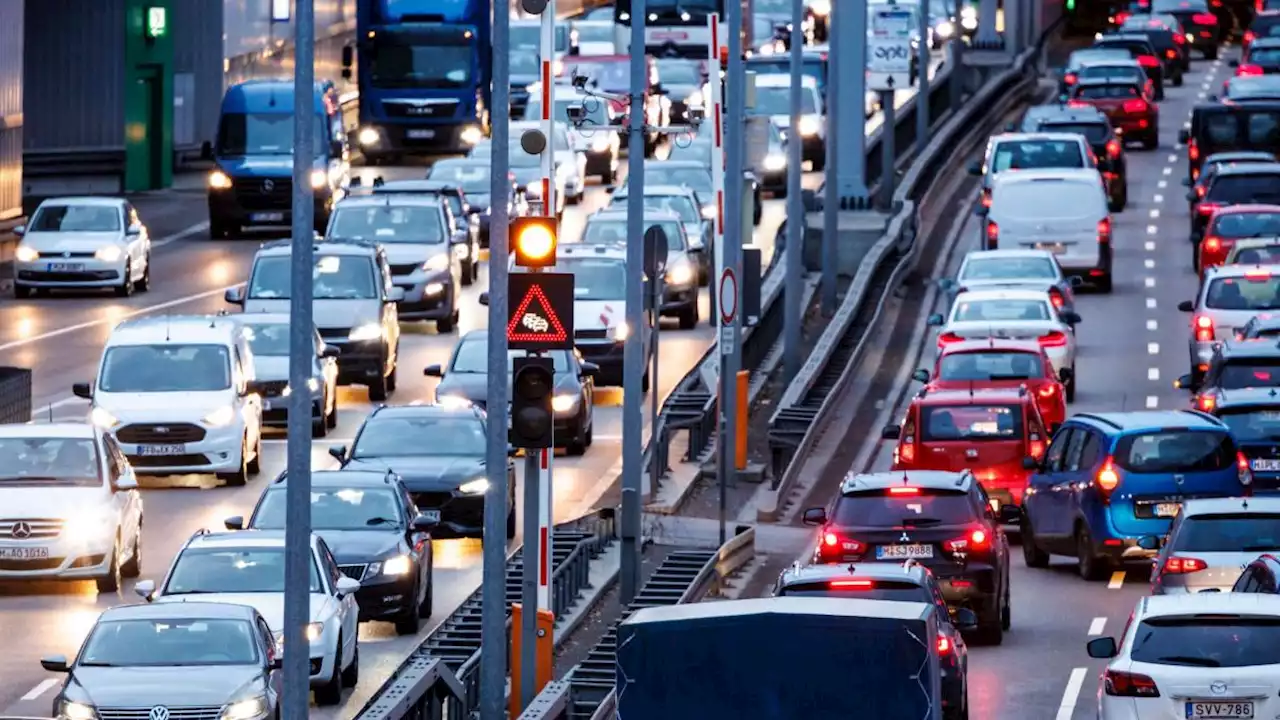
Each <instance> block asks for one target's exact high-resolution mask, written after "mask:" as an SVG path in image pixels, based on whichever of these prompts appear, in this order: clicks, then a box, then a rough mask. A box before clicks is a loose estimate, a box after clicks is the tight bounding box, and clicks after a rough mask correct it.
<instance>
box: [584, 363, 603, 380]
mask: <svg viewBox="0 0 1280 720" xmlns="http://www.w3.org/2000/svg"><path fill="white" fill-rule="evenodd" d="M599 374H600V366H599V365H597V364H595V363H593V362H584V363H582V372H581V376H582V377H595V376H597V375H599Z"/></svg>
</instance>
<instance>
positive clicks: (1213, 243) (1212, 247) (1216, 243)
mask: <svg viewBox="0 0 1280 720" xmlns="http://www.w3.org/2000/svg"><path fill="white" fill-rule="evenodd" d="M1220 250H1222V240H1221V239H1220V238H1216V237H1214V236H1212V235H1210V236H1209V237H1207V238H1205V239H1204V251H1205V252H1207V253H1216V252H1219V251H1220Z"/></svg>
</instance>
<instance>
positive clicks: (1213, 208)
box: [1196, 203, 1222, 215]
mask: <svg viewBox="0 0 1280 720" xmlns="http://www.w3.org/2000/svg"><path fill="white" fill-rule="evenodd" d="M1196 209H1197V210H1199V211H1200V214H1201V215H1212V214H1214V213H1216V212H1218V211H1219V210H1221V209H1222V206H1221V205H1219V204H1218V203H1200V204H1199V205H1197V206H1196Z"/></svg>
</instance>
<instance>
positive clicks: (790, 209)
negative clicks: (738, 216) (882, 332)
mask: <svg viewBox="0 0 1280 720" xmlns="http://www.w3.org/2000/svg"><path fill="white" fill-rule="evenodd" d="M803 22H804V0H791V68H790V69H791V98H790V100H791V142H789V143H787V221H786V226H787V257H786V263H787V265H786V280H787V282H786V289H785V291H784V292H783V294H782V298H783V301H784V302H785V303H786V311H787V315H786V318H785V319H784V321H783V322H784V324H783V330H784V332H783V343H782V350H783V359H784V361H785V365H784V367H785V372H786V375H785V377H786V378H787V380H788V381H790V380H791V378H794V377H795V376H796V374H797V373H799V372H800V326H801V324H803V322H804V318H803V316H802V314H801V308H800V280H801V277H800V276H801V274H802V273H801V266H802V264H803V262H804V260H803V255H804V235H805V225H806V224H807V222H808V221H807V220H806V219H805V213H804V205H803V204H802V203H801V201H800V188H801V186H800V176H801V175H802V174H803V173H804V168H802V167H800V163H801V162H803V161H804V158H803V155H802V154H801V152H800V151H801V149H802V148H801V145H802V143H801V142H800V118H801V115H802V113H801V111H800V108H801V105H800V100H801V90H802V87H801V85H802V83H803V77H804V76H803V74H802V73H801V69H802V67H803V64H804V43H803V42H802V40H803V38H804V35H803V33H801V31H800V25H801V24H802V23H803ZM832 92H834V90H832ZM832 127H833V128H834V126H832ZM834 134H835V133H833V132H831V131H830V130H828V131H827V135H828V136H831V135H834Z"/></svg>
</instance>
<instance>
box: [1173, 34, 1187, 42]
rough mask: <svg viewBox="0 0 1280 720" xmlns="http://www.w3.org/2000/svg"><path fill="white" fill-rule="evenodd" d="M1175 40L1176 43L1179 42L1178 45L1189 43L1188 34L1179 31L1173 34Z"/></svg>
mask: <svg viewBox="0 0 1280 720" xmlns="http://www.w3.org/2000/svg"><path fill="white" fill-rule="evenodd" d="M1173 41H1174V42H1175V43H1177V44H1178V45H1186V44H1187V36H1186V35H1179V34H1178V33H1174V34H1173Z"/></svg>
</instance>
